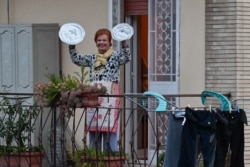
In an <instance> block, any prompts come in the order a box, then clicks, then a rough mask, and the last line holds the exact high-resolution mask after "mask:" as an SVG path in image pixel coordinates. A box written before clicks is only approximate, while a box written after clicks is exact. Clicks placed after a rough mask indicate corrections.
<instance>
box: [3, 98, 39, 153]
mask: <svg viewBox="0 0 250 167" xmlns="http://www.w3.org/2000/svg"><path fill="white" fill-rule="evenodd" d="M24 102H25V100H24V99H23V98H20V97H16V98H13V97H7V96H3V97H1V100H0V115H1V117H0V137H1V138H3V139H4V140H5V141H6V143H5V144H6V145H3V146H0V152H2V153H4V152H19V151H38V150H40V148H39V147H34V146H31V145H30V144H29V145H28V139H29V138H30V135H31V134H32V133H33V132H34V130H35V126H34V120H35V119H36V117H37V115H38V112H39V108H38V107H36V106H28V105H24Z"/></svg>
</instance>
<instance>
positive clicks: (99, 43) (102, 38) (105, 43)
mask: <svg viewBox="0 0 250 167" xmlns="http://www.w3.org/2000/svg"><path fill="white" fill-rule="evenodd" d="M110 46H111V43H110V42H109V39H108V36H107V35H106V34H103V35H99V36H98V37H97V40H96V47H97V48H98V51H99V53H101V54H103V53H105V52H106V51H107V50H108V49H109V48H110Z"/></svg>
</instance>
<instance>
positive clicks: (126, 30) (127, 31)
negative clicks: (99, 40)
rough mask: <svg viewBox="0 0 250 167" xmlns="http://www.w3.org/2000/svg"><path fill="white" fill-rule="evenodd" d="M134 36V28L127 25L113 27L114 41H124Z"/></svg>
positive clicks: (121, 24)
mask: <svg viewBox="0 0 250 167" xmlns="http://www.w3.org/2000/svg"><path fill="white" fill-rule="evenodd" d="M133 34H134V28H133V27H132V26H130V25H129V24H127V23H120V24H117V25H116V26H114V27H113V29H112V38H113V39H114V40H116V41H125V40H128V39H130V38H131V37H132V36H133Z"/></svg>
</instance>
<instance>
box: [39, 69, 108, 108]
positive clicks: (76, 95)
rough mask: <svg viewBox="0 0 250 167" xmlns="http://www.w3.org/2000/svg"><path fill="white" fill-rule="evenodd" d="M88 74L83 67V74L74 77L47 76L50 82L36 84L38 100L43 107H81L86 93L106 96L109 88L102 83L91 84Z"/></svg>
mask: <svg viewBox="0 0 250 167" xmlns="http://www.w3.org/2000/svg"><path fill="white" fill-rule="evenodd" d="M87 74H88V72H87V71H85V67H84V66H82V67H81V73H77V72H75V75H74V76H71V75H66V76H58V75H56V74H49V75H47V77H48V79H49V82H47V83H36V85H35V93H36V99H37V101H38V103H39V104H41V105H42V106H59V105H60V106H63V105H64V108H68V107H81V104H82V101H81V100H82V99H81V98H82V95H83V94H84V93H89V94H92V93H97V94H100V95H102V94H105V93H106V91H107V88H106V87H105V86H104V85H102V84H101V83H90V82H88V80H87V79H86V75H87Z"/></svg>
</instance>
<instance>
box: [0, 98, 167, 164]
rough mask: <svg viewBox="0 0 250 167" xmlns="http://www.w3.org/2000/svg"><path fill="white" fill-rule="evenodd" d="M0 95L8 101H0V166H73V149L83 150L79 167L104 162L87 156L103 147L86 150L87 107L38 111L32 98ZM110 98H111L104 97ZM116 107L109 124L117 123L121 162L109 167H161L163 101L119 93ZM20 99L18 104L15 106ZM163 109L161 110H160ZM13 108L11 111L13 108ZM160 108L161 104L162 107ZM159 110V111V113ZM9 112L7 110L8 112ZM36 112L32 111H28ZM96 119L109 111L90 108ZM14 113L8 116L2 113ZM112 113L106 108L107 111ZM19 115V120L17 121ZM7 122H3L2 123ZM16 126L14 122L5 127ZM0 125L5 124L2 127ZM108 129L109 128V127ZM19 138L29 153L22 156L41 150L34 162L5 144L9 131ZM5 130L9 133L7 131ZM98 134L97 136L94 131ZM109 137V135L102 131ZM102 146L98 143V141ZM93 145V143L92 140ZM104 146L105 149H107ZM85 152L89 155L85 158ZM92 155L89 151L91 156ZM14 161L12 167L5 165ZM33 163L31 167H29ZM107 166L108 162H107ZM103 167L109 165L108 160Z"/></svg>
mask: <svg viewBox="0 0 250 167" xmlns="http://www.w3.org/2000/svg"><path fill="white" fill-rule="evenodd" d="M0 95H1V97H8V99H9V100H10V103H3V100H4V99H3V98H1V103H0V104H1V106H0V119H1V122H2V124H0V125H1V127H0V128H1V130H3V129H4V130H5V132H6V134H7V135H5V136H3V135H2V136H0V137H1V140H0V145H1V146H2V147H3V148H5V150H4V156H1V159H0V160H2V161H3V162H2V163H1V162H0V163H1V165H0V166H12V167H13V166H16V167H19V166H20V167H25V166H34V167H38V166H44V167H45V166H46V167H68V166H77V164H76V163H75V158H76V155H77V154H78V153H79V151H85V154H84V155H85V156H82V157H81V158H80V159H81V160H82V163H83V164H85V165H87V164H95V165H96V166H98V164H99V165H104V158H103V157H102V158H99V160H96V161H95V162H93V160H91V159H90V158H88V157H89V156H86V154H89V155H92V156H93V155H94V154H95V155H96V154H101V152H100V150H102V149H103V147H101V148H100V149H90V147H89V131H88V130H86V129H87V127H88V125H87V113H88V108H70V109H67V110H63V109H62V108H60V107H41V106H37V105H34V104H33V94H10V93H8V94H7V93H1V94H0ZM106 97H108V98H111V97H112V96H106ZM120 98H121V106H122V107H120V108H119V109H118V110H119V119H117V120H113V121H117V122H118V133H117V135H118V137H117V145H118V151H117V152H116V154H119V155H120V156H119V157H121V155H122V156H125V158H124V159H123V160H122V161H118V162H116V163H115V166H124V167H127V166H128V167H129V166H161V165H160V164H161V163H162V160H163V155H164V153H163V152H164V149H165V142H166V132H167V125H168V112H162V111H163V110H162V107H163V108H164V106H165V103H164V102H163V104H160V101H159V99H157V98H156V97H154V96H151V95H148V94H124V95H120ZM19 100H22V101H23V102H24V103H19V102H18V101H19ZM161 105H163V106H161ZM13 106H14V107H13ZM165 108H166V106H165ZM165 108H164V111H165ZM10 109H11V110H10ZM34 110H35V111H36V113H33V112H32V111H34ZM92 110H93V111H94V113H95V114H96V116H97V118H98V112H100V111H104V110H107V111H108V110H110V108H101V107H94V108H92ZM10 111H11V112H14V114H12V115H11V117H10V114H8V112H10ZM110 111H112V110H110ZM110 115H112V114H110V112H109V111H108V112H106V115H105V117H106V118H107V119H105V120H106V121H107V120H110V119H109V117H110ZM23 116H25V118H26V120H25V121H23V120H22V121H20V120H21V119H23ZM6 121H7V124H6ZM8 121H9V122H17V121H20V122H19V123H18V124H9V123H8ZM3 122H5V124H3ZM22 122H25V123H28V124H29V126H28V130H27V129H26V130H25V131H24V133H22V134H21V133H19V132H20V131H21V130H22V127H23V126H22V125H23V124H22ZM98 124H99V125H98V126H99V127H102V126H104V124H105V122H99V123H98ZM110 128H111V129H112V128H113V127H110ZM13 129H14V130H15V134H16V135H19V136H20V137H22V138H23V139H25V140H24V145H25V148H26V149H28V150H29V151H28V152H26V154H28V155H31V154H33V153H32V152H31V151H33V148H34V146H36V148H39V150H42V154H39V156H38V157H37V158H35V159H34V160H31V158H24V159H22V156H23V149H21V148H23V146H22V145H21V142H19V141H18V140H11V142H7V141H10V139H9V136H12V137H15V136H16V135H15V134H13V133H11V132H13ZM8 132H9V133H8ZM96 134H97V135H99V133H98V132H96ZM107 135H109V133H107ZM102 142H103V141H102ZM94 143H95V144H97V141H96V140H95V142H94ZM110 144H112V143H109V142H107V143H104V146H105V145H106V146H110ZM13 145H14V146H16V147H15V154H17V157H16V158H12V157H11V158H10V155H13V154H14V153H13V152H12V151H13V150H10V149H8V148H12V146H13ZM107 148H109V147H107ZM90 152H92V153H91V154H90ZM93 152H95V153H94V154H93ZM112 153H113V152H111V151H110V149H107V150H106V155H107V159H108V160H111V159H112V157H111V155H112ZM11 160H14V164H12V163H11V162H10V161H11ZM32 161H36V162H37V164H36V165H31V162H32ZM109 163H110V164H109ZM106 166H111V162H110V161H109V162H108V163H107V164H106Z"/></svg>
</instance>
